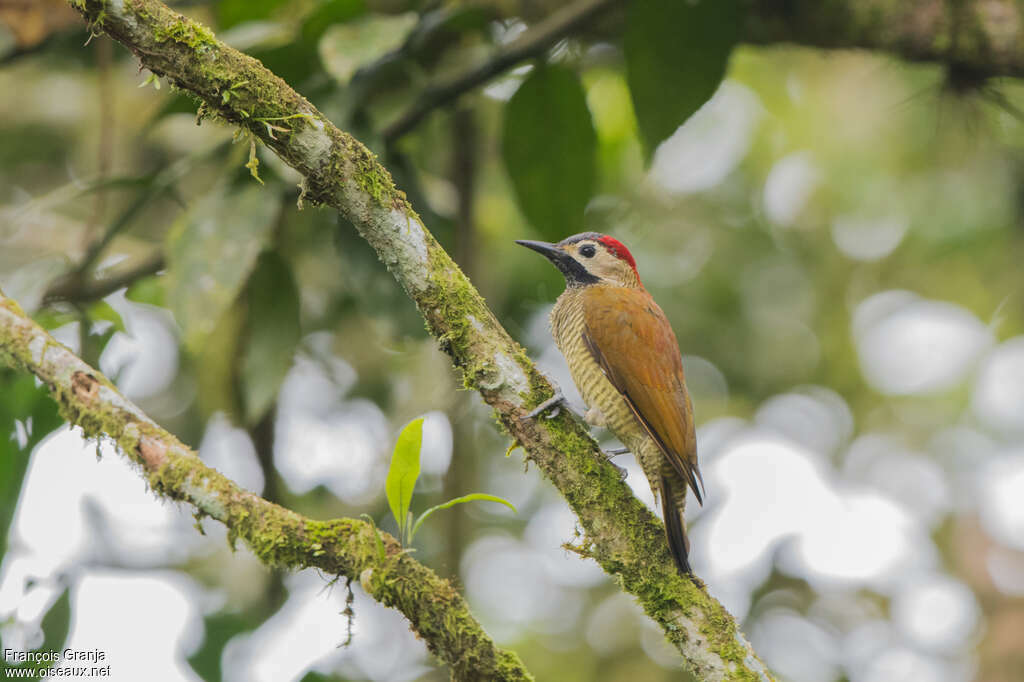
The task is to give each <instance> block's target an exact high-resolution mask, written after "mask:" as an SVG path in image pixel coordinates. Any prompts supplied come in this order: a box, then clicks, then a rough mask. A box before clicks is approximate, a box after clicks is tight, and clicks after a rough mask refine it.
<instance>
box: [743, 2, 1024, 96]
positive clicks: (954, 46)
mask: <svg viewBox="0 0 1024 682" xmlns="http://www.w3.org/2000/svg"><path fill="white" fill-rule="evenodd" d="M743 35H744V40H745V41H746V42H749V43H754V44H772V43H780V42H792V43H798V44H801V45H809V46H812V47H823V48H865V49H871V50H882V51H885V52H890V53H892V54H894V55H896V56H898V57H902V58H903V59H907V60H910V61H936V62H940V63H943V64H946V65H949V66H958V67H961V68H967V69H970V70H971V71H972V72H974V73H976V74H977V75H978V76H979V77H983V78H987V77H994V76H1014V77H1020V76H1024V5H1022V4H1021V3H1019V2H1015V1H1014V0H957V1H956V2H953V1H951V0H844V1H843V2H820V0H787V1H786V2H782V0H753V2H751V3H750V5H749V8H748V11H747V15H746V25H745V26H744V33H743Z"/></svg>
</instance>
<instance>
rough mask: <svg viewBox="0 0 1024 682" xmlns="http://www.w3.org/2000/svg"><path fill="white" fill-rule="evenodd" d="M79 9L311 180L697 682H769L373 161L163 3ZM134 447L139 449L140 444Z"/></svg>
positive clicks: (309, 185)
mask: <svg viewBox="0 0 1024 682" xmlns="http://www.w3.org/2000/svg"><path fill="white" fill-rule="evenodd" d="M72 4H73V5H74V6H75V7H76V8H78V9H79V10H80V11H81V12H82V14H83V15H84V16H85V18H86V20H87V21H88V22H89V24H90V26H91V28H92V30H94V31H100V30H102V31H103V32H105V33H107V34H108V35H109V36H111V37H112V38H114V39H115V40H117V41H119V42H121V43H123V44H124V45H125V46H127V47H128V48H129V49H131V50H132V51H133V52H134V53H135V54H136V55H138V57H139V59H140V60H141V62H142V64H143V65H144V66H145V67H146V68H148V69H150V70H151V71H153V72H154V73H156V74H159V75H162V76H166V77H168V78H170V79H171V81H172V82H173V83H174V84H175V85H176V86H177V87H179V88H182V89H184V90H187V91H189V92H190V93H192V94H193V95H194V96H196V97H197V98H198V99H199V100H200V101H201V102H202V107H203V108H204V109H205V110H206V111H207V112H211V113H215V114H216V115H217V116H219V117H221V118H223V119H225V120H227V121H230V122H233V123H235V124H237V125H239V126H241V127H244V128H245V129H247V130H249V131H251V132H252V134H253V135H255V136H256V137H258V138H259V139H260V140H262V141H263V142H264V144H266V146H267V147H268V148H270V149H272V150H273V151H274V152H275V153H276V154H278V155H279V156H280V157H281V158H282V159H283V160H284V161H285V162H287V163H288V164H289V165H291V166H292V167H293V168H295V169H296V170H297V171H298V172H299V173H300V174H302V175H303V177H304V198H305V200H306V201H309V202H313V203H318V204H326V205H329V206H331V207H333V208H335V209H337V210H338V211H339V212H340V213H341V214H342V215H344V216H345V217H346V218H347V219H348V220H349V221H350V222H351V223H352V224H353V225H354V226H355V228H356V229H357V230H358V231H359V233H360V235H362V237H363V238H364V239H366V241H367V242H369V243H370V245H371V246H372V247H373V248H374V249H375V250H376V252H377V254H378V256H379V257H380V259H381V260H382V261H383V262H384V263H385V265H386V266H387V267H388V269H389V270H390V271H391V273H392V274H393V275H394V277H395V279H396V280H398V282H399V283H400V284H401V285H402V287H403V288H404V289H405V291H406V293H407V294H408V295H409V296H410V298H412V300H413V301H415V303H416V305H417V306H418V307H419V310H420V312H421V313H422V314H423V317H424V319H425V320H426V323H427V327H428V329H429V330H430V332H431V333H432V334H433V335H434V336H435V337H436V338H437V339H438V341H439V342H440V344H441V347H442V348H443V349H444V350H445V352H447V353H448V354H449V355H450V356H451V357H452V360H453V361H454V363H455V365H456V366H457V367H458V368H459V369H461V371H462V374H463V378H464V382H465V385H466V386H467V387H468V388H473V389H476V390H477V391H479V393H480V395H481V396H482V397H483V398H484V400H485V401H486V402H487V404H488V405H490V406H491V407H493V408H494V410H495V413H496V415H497V416H498V418H499V420H500V421H501V423H502V424H503V425H504V427H505V428H506V429H507V430H508V432H509V433H510V434H511V436H512V437H513V438H515V439H516V441H518V442H519V443H520V444H522V446H523V447H524V448H525V450H526V452H527V456H528V458H529V459H530V460H531V461H533V462H534V463H536V465H537V466H538V468H540V469H541V471H542V472H543V473H544V474H545V475H546V476H547V478H548V479H549V480H550V481H551V482H552V483H553V484H554V485H555V486H556V487H557V488H558V490H559V491H560V492H561V494H562V495H563V496H564V497H565V499H566V500H567V502H568V503H569V505H570V507H571V508H572V509H573V511H574V512H575V513H576V515H577V517H578V518H579V521H580V525H581V526H582V528H583V529H584V531H585V533H586V543H587V546H588V549H589V550H590V552H591V553H592V555H593V556H594V558H595V559H596V560H597V562H598V563H599V564H600V565H601V566H602V568H604V570H605V571H607V572H608V573H609V574H611V575H613V576H615V577H616V578H617V579H618V581H619V583H620V584H621V585H622V587H623V589H624V590H626V591H628V592H630V593H631V594H633V595H635V596H636V597H637V599H638V601H639V603H640V604H641V606H642V607H643V608H644V610H645V611H646V612H647V614H648V615H649V616H650V617H651V618H653V619H654V620H655V621H656V622H657V623H658V624H659V625H660V626H661V627H662V629H663V630H664V632H665V634H666V637H667V638H668V640H669V641H670V642H671V643H672V644H673V645H674V646H675V647H676V648H677V649H678V650H679V652H680V653H681V654H682V656H683V659H684V661H685V663H686V667H687V668H688V669H689V670H690V671H691V672H692V673H693V674H695V675H696V676H697V677H698V678H700V679H702V680H766V679H770V677H769V674H768V672H767V671H766V669H765V667H764V665H763V664H762V663H761V661H760V660H759V659H758V658H757V656H756V655H755V654H754V652H753V649H752V648H751V647H750V644H749V643H748V642H747V640H746V639H745V638H744V637H743V635H742V633H741V632H740V630H739V628H738V627H737V625H736V622H735V620H734V619H733V618H732V616H731V615H729V613H728V612H727V611H726V610H725V608H724V607H723V606H722V605H721V604H720V603H718V602H717V601H716V600H715V599H713V598H712V597H710V596H709V595H708V594H707V593H706V592H705V591H704V590H703V589H701V588H699V587H698V586H697V585H695V584H694V583H693V582H691V581H690V580H687V579H686V578H684V577H682V576H680V575H679V574H678V572H677V571H676V568H675V565H674V564H673V562H672V559H671V557H670V555H669V552H668V547H667V545H666V544H665V540H664V534H663V532H662V527H661V524H660V522H659V521H658V519H657V518H656V517H655V516H654V515H653V514H652V513H651V512H650V511H649V510H648V509H647V508H646V507H644V505H643V504H642V503H641V502H640V501H639V500H637V499H636V497H634V496H633V494H632V492H631V491H630V489H629V487H628V486H627V485H626V484H625V483H623V482H622V481H621V480H620V479H619V476H618V472H617V471H616V470H615V469H614V468H613V467H612V466H611V464H610V463H608V462H607V460H606V459H605V457H604V456H603V455H602V454H601V452H600V450H599V448H598V446H597V443H596V442H595V441H594V439H593V438H592V437H591V436H590V434H589V433H588V431H587V430H586V429H585V428H584V427H583V425H581V424H580V423H579V422H578V421H577V420H576V419H575V418H572V417H570V416H568V415H567V414H565V413H564V412H563V414H562V415H561V416H559V417H557V418H555V419H550V420H549V419H540V420H524V419H523V417H524V416H525V415H526V414H527V413H528V412H529V411H530V409H531V408H532V407H534V406H536V405H537V404H539V403H540V402H542V401H543V400H544V399H546V398H549V397H551V395H552V394H553V391H552V389H551V386H550V384H549V383H548V381H547V380H546V379H545V378H544V377H543V376H542V375H541V374H540V373H538V372H537V370H536V368H535V367H534V365H533V363H532V362H531V361H530V359H529V358H528V357H527V355H526V353H525V351H524V350H523V348H522V347H521V346H520V345H519V344H518V343H516V342H515V341H514V340H513V339H512V338H511V337H510V336H509V334H508V332H506V331H505V329H504V328H503V327H502V326H501V325H500V324H499V323H498V321H497V319H496V318H495V317H494V315H493V313H491V311H490V310H489V309H488V308H487V305H486V304H485V303H484V300H483V299H482V298H481V296H480V294H479V293H478V292H477V291H476V289H474V288H473V286H472V284H470V282H469V280H468V279H467V278H466V277H465V275H464V274H463V273H462V272H461V271H460V270H459V268H458V267H457V266H456V265H455V263H454V262H453V261H452V260H451V258H450V257H449V256H448V254H447V253H445V251H444V249H442V248H441V246H440V245H439V244H438V243H437V241H436V240H435V239H434V237H433V236H432V235H431V234H430V232H429V231H428V230H427V229H426V228H425V227H424V225H423V222H422V221H421V220H420V218H419V216H418V215H416V213H415V211H413V209H412V207H411V206H410V205H409V204H408V202H407V201H406V199H405V195H404V194H403V193H402V192H400V191H399V190H397V189H396V188H395V186H394V184H393V182H392V180H391V176H390V174H389V173H388V172H387V170H385V169H384V168H383V167H382V166H381V165H380V164H378V163H377V161H376V159H375V158H374V156H373V154H371V153H370V152H369V151H368V150H367V149H366V148H365V147H364V146H363V145H362V144H361V143H360V142H359V141H357V140H356V139H354V138H353V137H351V136H350V135H348V134H347V133H345V132H342V131H341V130H339V129H337V128H336V127H335V126H334V125H332V124H331V122H330V121H328V120H327V119H326V118H325V117H324V116H323V115H322V114H321V113H320V112H319V111H317V110H316V108H314V107H313V106H312V105H311V104H310V103H309V102H307V101H306V100H305V99H304V98H302V97H301V96H300V95H299V94H297V93H296V92H295V91H294V90H292V89H291V88H290V87H288V85H287V84H286V83H285V82H284V81H282V80H281V79H280V78H278V77H277V76H275V75H274V74H273V73H271V72H270V71H268V70H267V69H266V68H264V67H263V65H262V64H260V62H258V61H257V60H255V59H253V58H251V57H249V56H247V55H244V54H242V53H240V52H238V51H236V50H234V49H232V48H230V47H228V46H226V45H224V44H223V43H220V42H219V41H217V40H216V39H215V38H214V36H213V34H212V33H211V32H210V31H209V30H208V29H206V28H204V27H203V26H201V25H199V24H197V23H195V22H193V21H190V20H189V19H187V18H185V17H183V16H181V15H180V14H177V13H176V12H174V11H172V10H171V9H169V8H168V7H166V6H165V5H163V4H161V3H160V2H157V1H156V0H124V2H116V3H115V2H104V1H102V0H72ZM225 92H230V93H231V94H230V96H228V97H225V96H224V93H225ZM261 120H263V121H266V120H277V121H282V120H286V121H287V123H288V126H287V127H288V128H289V130H288V132H287V133H284V134H282V133H281V132H278V133H277V134H276V135H271V134H270V133H271V130H270V129H269V128H267V127H266V126H265V125H264V124H263V123H261V122H260V121H261ZM100 426H101V425H94V430H95V428H99V427H100ZM121 437H123V436H118V438H119V439H120V438H121ZM126 445H128V446H129V447H138V443H137V442H136V439H131V440H129V441H128V442H127V443H126ZM175 482H179V481H175ZM171 490H175V489H174V488H171ZM175 494H180V492H177V493H175ZM246 518H248V517H246ZM245 522H246V521H245V519H243V520H242V523H243V524H244V523H245Z"/></svg>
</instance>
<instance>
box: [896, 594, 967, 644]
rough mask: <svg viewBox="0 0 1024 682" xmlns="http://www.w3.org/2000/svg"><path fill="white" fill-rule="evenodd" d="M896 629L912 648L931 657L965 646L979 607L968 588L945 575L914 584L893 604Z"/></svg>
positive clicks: (898, 596)
mask: <svg viewBox="0 0 1024 682" xmlns="http://www.w3.org/2000/svg"><path fill="white" fill-rule="evenodd" d="M892 611H893V619H894V621H895V622H896V625H897V627H899V629H900V630H901V631H902V632H903V633H904V634H905V635H906V636H907V637H908V638H909V639H910V640H911V641H913V642H914V643H915V644H917V645H918V646H919V647H922V648H924V649H926V650H929V651H932V652H934V653H939V654H941V653H945V652H948V651H949V650H950V649H956V648H959V647H962V646H964V644H965V643H966V642H967V640H968V638H969V637H970V636H971V634H972V633H973V632H974V630H975V629H976V628H977V626H978V619H979V617H980V615H981V612H980V609H979V607H978V603H977V601H976V600H975V598H974V594H973V593H972V592H971V590H970V588H968V587H967V585H965V584H963V583H962V582H960V581H959V580H955V579H953V578H950V577H948V576H944V575H932V576H928V577H925V578H920V579H917V580H914V581H913V582H912V583H910V584H908V585H906V587H905V588H904V589H903V590H901V591H900V592H898V593H897V594H896V595H895V597H894V599H893V604H892Z"/></svg>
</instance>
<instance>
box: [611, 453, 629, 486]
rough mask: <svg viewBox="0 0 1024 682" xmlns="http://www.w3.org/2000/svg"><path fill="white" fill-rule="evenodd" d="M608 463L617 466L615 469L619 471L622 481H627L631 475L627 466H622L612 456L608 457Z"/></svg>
mask: <svg viewBox="0 0 1024 682" xmlns="http://www.w3.org/2000/svg"><path fill="white" fill-rule="evenodd" d="M608 463H609V464H611V465H612V466H613V467H615V469H616V470H617V471H618V472H619V480H620V481H625V480H626V479H627V478H628V477H629V470H628V469H626V467H620V466H619V465H618V464H615V463H614V462H612V461H611V459H610V458H609V459H608Z"/></svg>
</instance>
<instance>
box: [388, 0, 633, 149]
mask: <svg viewBox="0 0 1024 682" xmlns="http://www.w3.org/2000/svg"><path fill="white" fill-rule="evenodd" d="M621 3H622V0H581V1H580V2H576V3H573V4H571V5H568V6H566V7H562V8H561V9H559V10H557V11H555V12H554V13H553V14H551V16H549V17H547V18H546V19H544V20H543V21H541V22H540V23H539V24H537V25H536V26H534V27H533V28H531V29H529V30H527V31H526V32H524V33H523V34H522V35H520V36H519V37H518V38H516V39H515V40H513V41H512V42H510V43H509V44H508V45H505V46H504V47H502V48H501V50H499V51H498V52H497V53H496V54H495V55H493V56H492V57H491V58H490V59H488V60H487V61H486V62H484V63H482V64H478V65H476V66H473V67H472V68H470V69H468V70H467V71H465V72H463V73H461V74H458V75H456V76H454V77H452V78H451V79H450V80H447V81H444V82H442V83H437V84H434V85H431V86H428V87H427V89H426V90H424V91H423V93H422V94H421V95H420V96H419V98H418V99H417V100H416V101H415V102H414V103H413V104H412V106H411V107H409V109H408V110H406V111H405V113H403V114H401V115H400V116H399V117H398V118H397V119H395V120H394V121H393V122H392V123H390V124H389V125H388V126H387V127H386V128H384V130H383V132H382V133H381V137H382V138H383V140H384V141H385V142H386V143H388V144H390V143H392V142H394V141H395V140H397V139H398V138H400V137H402V136H403V135H405V134H406V133H408V132H409V131H411V130H412V129H413V128H415V127H416V126H417V125H419V123H420V121H422V120H423V119H424V118H425V117H426V116H427V115H428V114H429V113H430V112H432V111H434V110H435V109H437V108H439V107H442V106H444V105H446V104H449V103H451V102H453V101H454V100H455V99H457V98H458V97H459V96H460V95H462V94H463V93H466V92H469V91H470V90H472V89H474V88H476V87H477V86H479V85H483V84H484V83H486V82H487V81H489V80H490V79H492V78H494V77H495V76H497V75H498V74H501V73H504V72H505V71H507V70H508V69H510V68H512V67H513V66H515V65H516V64H518V63H520V62H522V61H524V60H526V59H529V58H531V57H535V56H537V55H539V54H542V53H543V52H544V51H545V50H547V49H548V48H549V47H551V46H552V45H554V44H555V43H557V42H558V41H559V40H561V39H562V38H565V37H566V36H567V35H569V34H571V33H573V32H574V31H577V30H579V29H580V28H582V27H583V26H585V25H586V24H587V23H588V22H590V21H591V20H592V19H594V18H595V17H597V16H598V15H599V14H601V13H602V12H604V11H605V10H607V9H609V8H611V7H614V6H615V5H618V4H621Z"/></svg>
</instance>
